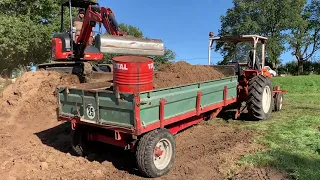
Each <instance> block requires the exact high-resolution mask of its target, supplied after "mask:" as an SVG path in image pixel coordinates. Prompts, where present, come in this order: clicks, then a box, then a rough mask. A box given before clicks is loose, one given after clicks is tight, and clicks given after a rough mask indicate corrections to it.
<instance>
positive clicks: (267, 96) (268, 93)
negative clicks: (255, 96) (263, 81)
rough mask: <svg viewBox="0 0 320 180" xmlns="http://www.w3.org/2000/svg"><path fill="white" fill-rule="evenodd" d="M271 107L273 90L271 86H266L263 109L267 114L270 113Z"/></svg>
mask: <svg viewBox="0 0 320 180" xmlns="http://www.w3.org/2000/svg"><path fill="white" fill-rule="evenodd" d="M270 105H271V90H270V87H269V86H266V87H265V88H264V90H263V95H262V108H263V111H264V112H265V113H268V112H269V110H270Z"/></svg>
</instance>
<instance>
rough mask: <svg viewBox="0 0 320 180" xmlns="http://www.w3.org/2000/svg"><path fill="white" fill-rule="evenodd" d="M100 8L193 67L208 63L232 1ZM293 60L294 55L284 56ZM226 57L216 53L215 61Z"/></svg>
mask: <svg viewBox="0 0 320 180" xmlns="http://www.w3.org/2000/svg"><path fill="white" fill-rule="evenodd" d="M98 2H99V4H100V6H103V7H108V8H111V9H112V10H113V12H114V14H115V17H116V19H117V21H118V23H125V24H130V25H133V26H135V27H138V28H139V29H140V30H142V32H143V33H144V35H145V37H148V38H154V39H161V40H163V42H164V45H165V46H166V47H167V48H169V49H171V50H173V51H174V52H175V53H176V60H185V61H187V62H189V63H191V64H207V63H208V45H209V42H208V38H209V32H210V31H212V32H214V33H215V34H218V30H219V29H220V27H221V24H220V17H221V15H224V14H225V13H226V11H227V9H228V8H232V6H233V4H232V0H186V1H183V0H159V1H148V0H138V1H133V0H122V1H119V0H99V1H98ZM281 59H283V60H284V62H288V61H291V60H293V57H292V56H291V54H290V52H288V53H285V54H283V55H282V56H281ZM220 60H222V56H221V55H220V54H219V53H216V52H215V51H212V58H211V61H212V62H213V63H217V62H218V61H220Z"/></svg>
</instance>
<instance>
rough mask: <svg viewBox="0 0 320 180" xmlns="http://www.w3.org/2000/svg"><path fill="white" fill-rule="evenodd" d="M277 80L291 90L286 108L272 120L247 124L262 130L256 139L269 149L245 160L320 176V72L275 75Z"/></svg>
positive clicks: (293, 173) (306, 176) (291, 173)
mask: <svg viewBox="0 0 320 180" xmlns="http://www.w3.org/2000/svg"><path fill="white" fill-rule="evenodd" d="M273 84H274V85H281V89H285V90H287V91H288V93H287V95H285V104H284V107H283V110H282V111H281V112H278V113H274V114H273V116H272V119H271V120H268V121H263V122H256V123H246V124H245V125H243V126H244V128H250V129H255V130H256V131H259V132H262V133H263V134H264V137H262V138H257V139H256V141H257V142H259V143H262V144H264V145H266V146H267V147H268V150H265V151H262V152H257V153H255V154H250V155H247V156H245V157H244V158H243V159H242V160H241V162H243V163H250V164H253V165H255V166H265V165H269V166H272V167H275V168H277V169H278V170H280V171H284V172H286V173H288V174H289V176H290V177H291V178H293V179H303V180H307V179H310V180H316V179H320V76H299V77H285V78H274V79H273Z"/></svg>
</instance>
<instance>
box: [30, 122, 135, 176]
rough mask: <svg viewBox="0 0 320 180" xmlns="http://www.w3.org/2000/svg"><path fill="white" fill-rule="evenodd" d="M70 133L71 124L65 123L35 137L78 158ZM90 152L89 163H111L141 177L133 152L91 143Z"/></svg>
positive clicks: (119, 168)
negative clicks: (71, 143) (73, 148)
mask: <svg viewBox="0 0 320 180" xmlns="http://www.w3.org/2000/svg"><path fill="white" fill-rule="evenodd" d="M70 132H71V127H70V125H69V123H64V124H60V125H59V126H56V127H53V128H51V129H47V130H44V131H41V132H38V133H35V135H36V136H37V137H38V138H39V139H40V140H41V142H42V143H43V144H44V145H47V146H49V147H53V148H54V149H56V150H58V151H60V152H63V153H70V154H71V155H72V156H74V157H77V155H76V154H75V153H74V151H73V150H72V148H71V145H70V137H71V136H70ZM89 151H90V152H89V155H88V156H87V157H86V159H87V160H88V161H91V162H93V161H97V162H99V163H103V162H106V161H107V162H111V163H112V164H113V166H114V167H115V168H117V169H118V170H124V171H127V172H128V173H130V174H135V175H138V176H141V174H140V173H139V171H138V169H137V167H136V163H135V162H136V161H135V156H134V154H133V153H132V152H128V151H124V150H123V149H122V148H118V147H115V146H112V145H108V144H104V143H100V142H90V148H89Z"/></svg>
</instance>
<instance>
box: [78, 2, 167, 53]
mask: <svg viewBox="0 0 320 180" xmlns="http://www.w3.org/2000/svg"><path fill="white" fill-rule="evenodd" d="M97 22H99V23H102V24H103V26H104V27H105V29H106V31H107V33H108V34H107V35H101V36H99V38H100V40H98V41H99V42H98V43H97V44H98V45H96V46H99V47H98V49H99V51H100V52H101V53H117V54H132V55H148V56H156V55H163V54H164V46H163V42H162V41H161V40H156V39H146V38H135V37H129V36H127V35H126V33H123V32H121V31H120V30H119V27H118V23H117V21H116V19H115V17H114V13H113V12H112V10H111V9H110V8H105V7H101V8H97V7H96V6H89V7H88V9H87V11H86V14H85V18H84V23H83V25H82V29H81V33H80V36H79V38H78V40H77V41H76V44H77V46H78V48H77V49H78V50H77V51H76V54H77V55H78V57H82V56H83V55H84V50H85V48H86V47H87V46H88V45H89V43H88V42H89V38H90V36H91V34H92V30H93V27H95V25H96V23H97Z"/></svg>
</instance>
